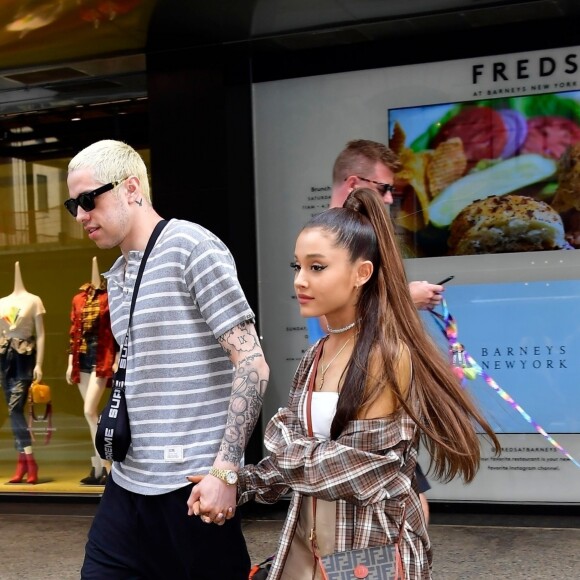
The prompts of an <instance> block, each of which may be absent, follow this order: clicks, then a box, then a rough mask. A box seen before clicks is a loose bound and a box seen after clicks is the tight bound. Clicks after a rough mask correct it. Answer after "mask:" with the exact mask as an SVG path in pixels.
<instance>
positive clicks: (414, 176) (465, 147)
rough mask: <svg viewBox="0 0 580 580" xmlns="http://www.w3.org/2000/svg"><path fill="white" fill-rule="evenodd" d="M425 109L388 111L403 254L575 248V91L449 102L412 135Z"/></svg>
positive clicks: (579, 226)
mask: <svg viewBox="0 0 580 580" xmlns="http://www.w3.org/2000/svg"><path fill="white" fill-rule="evenodd" d="M426 108H428V107H414V108H406V109H395V110H391V111H389V126H390V138H389V144H390V147H391V148H392V149H393V150H394V151H396V152H397V153H398V155H399V157H400V160H401V165H402V167H401V169H400V171H398V172H397V173H396V175H395V187H396V189H397V191H398V192H399V193H400V197H399V198H398V200H397V203H396V204H394V207H393V218H394V220H395V223H396V224H397V226H398V231H399V232H402V235H403V236H404V238H405V245H406V247H407V248H410V250H411V254H412V255H414V256H417V257H421V256H445V255H472V254H493V253H506V252H528V251H544V250H563V249H574V248H580V92H573V93H559V94H548V95H535V96H526V97H514V98H509V99H495V100H486V101H476V102H470V103H458V104H454V105H450V106H448V107H447V108H446V109H445V112H444V113H443V114H442V115H441V116H440V117H439V118H437V119H435V120H434V121H433V120H431V122H430V123H429V124H428V125H427V126H426V127H425V126H424V127H422V130H421V131H420V132H418V131H417V124H418V122H419V124H420V122H421V120H423V121H424V120H425V119H428V118H429V117H428V115H427V114H425V109H426ZM408 133H409V134H411V135H413V133H414V134H415V136H414V138H413V140H412V141H410V140H409V139H408V137H407V134H408ZM409 141H410V142H409Z"/></svg>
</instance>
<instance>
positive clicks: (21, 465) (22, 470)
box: [8, 453, 28, 483]
mask: <svg viewBox="0 0 580 580" xmlns="http://www.w3.org/2000/svg"><path fill="white" fill-rule="evenodd" d="M27 471H28V463H27V462H26V453H19V454H18V463H17V464H16V471H15V472H14V475H13V476H12V479H11V480H10V481H9V482H8V483H20V482H21V481H22V479H23V478H24V476H25V475H26V472H27Z"/></svg>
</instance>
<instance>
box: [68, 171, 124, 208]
mask: <svg viewBox="0 0 580 580" xmlns="http://www.w3.org/2000/svg"><path fill="white" fill-rule="evenodd" d="M125 179H129V178H128V177H125ZM125 179H118V180H117V181H111V183H107V184H105V185H101V187H97V189H93V191H87V192H85V193H81V194H80V195H79V196H78V197H77V198H76V199H73V198H72V197H71V198H70V199H67V200H66V201H65V202H64V207H66V209H68V211H69V213H70V214H71V215H72V216H73V217H75V218H76V217H77V214H78V212H79V205H80V206H81V207H82V208H83V210H84V211H92V210H94V209H95V197H97V195H101V193H105V192H107V191H111V189H115V187H117V185H119V184H121V183H123V181H125Z"/></svg>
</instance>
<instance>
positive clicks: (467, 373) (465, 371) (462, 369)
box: [429, 299, 580, 467]
mask: <svg viewBox="0 0 580 580" xmlns="http://www.w3.org/2000/svg"><path fill="white" fill-rule="evenodd" d="M441 307H442V312H441V313H439V312H435V311H434V310H429V312H430V313H431V314H432V315H433V318H434V319H435V322H436V323H437V325H438V326H439V328H440V329H441V331H442V332H443V335H444V336H445V338H446V339H447V341H448V342H449V349H450V353H451V364H452V365H453V372H454V373H455V374H456V375H457V377H458V378H459V379H460V380H463V379H470V380H474V379H475V378H476V377H477V376H478V375H479V376H480V377H481V378H482V379H483V380H484V381H485V382H486V383H487V384H488V385H489V386H490V387H491V388H492V389H493V390H494V391H495V392H496V393H497V394H498V395H499V396H500V397H501V398H502V399H503V400H504V401H505V402H506V403H508V404H509V405H510V406H511V407H512V408H513V409H515V410H516V411H517V412H518V413H519V414H520V415H521V416H522V417H523V418H524V419H525V420H526V421H527V422H528V423H529V424H530V425H531V426H532V427H533V428H534V429H535V430H536V431H537V432H538V433H540V435H543V436H544V437H545V438H546V439H547V440H548V441H549V442H550V443H551V444H552V445H553V446H554V447H555V448H556V449H557V450H558V451H560V453H562V454H563V455H565V456H566V457H567V458H568V459H569V460H570V461H571V462H572V463H574V465H575V466H576V467H580V463H578V461H576V460H575V459H574V458H573V457H572V456H571V455H570V454H569V453H568V452H567V451H566V450H565V449H564V448H563V447H562V446H561V445H560V444H559V443H558V442H557V441H556V440H555V439H554V438H553V437H552V436H551V435H549V434H548V433H547V432H546V430H545V429H544V428H543V427H542V426H541V425H539V424H538V423H537V422H536V421H534V419H532V417H530V415H528V413H526V411H525V410H524V409H523V408H522V407H521V406H520V405H518V403H516V401H514V399H513V398H512V397H511V396H510V395H509V393H507V392H506V391H505V390H504V389H502V388H501V387H500V386H499V385H498V384H497V383H496V382H495V381H494V380H493V379H492V378H491V377H490V376H489V375H488V374H487V373H486V372H485V371H484V370H483V369H482V368H481V366H479V364H477V362H476V361H475V359H474V358H473V357H472V356H471V355H470V354H469V353H468V352H467V351H466V350H465V349H464V348H463V345H462V344H461V343H460V342H459V341H458V340H457V334H458V332H457V323H456V322H455V319H454V318H453V316H451V313H450V312H449V308H448V307H447V302H446V301H445V299H443V300H442V301H441Z"/></svg>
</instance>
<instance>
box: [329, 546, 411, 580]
mask: <svg viewBox="0 0 580 580" xmlns="http://www.w3.org/2000/svg"><path fill="white" fill-rule="evenodd" d="M320 564H321V567H322V568H323V569H324V571H325V573H326V577H325V578H327V579H328V580H358V579H359V578H363V579H365V580H399V579H401V580H402V579H403V578H404V576H401V575H400V573H401V562H400V557H399V550H398V545H397V544H387V545H386V546H376V547H374V548H361V549H360V550H349V551H346V552H334V554H329V555H328V556H321V558H320Z"/></svg>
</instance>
